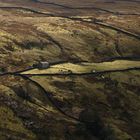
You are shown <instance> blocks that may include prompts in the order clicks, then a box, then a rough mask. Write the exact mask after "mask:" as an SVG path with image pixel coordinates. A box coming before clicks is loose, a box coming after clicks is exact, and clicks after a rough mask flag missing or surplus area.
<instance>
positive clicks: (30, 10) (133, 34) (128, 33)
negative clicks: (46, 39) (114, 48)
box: [0, 6, 140, 47]
mask: <svg viewBox="0 0 140 140" xmlns="http://www.w3.org/2000/svg"><path fill="white" fill-rule="evenodd" d="M0 9H7V10H9V9H16V10H25V11H29V12H33V13H35V14H40V15H44V16H47V17H60V18H66V19H70V20H74V21H80V22H84V23H89V24H96V25H99V26H103V27H106V28H110V29H112V30H116V31H118V32H121V33H123V34H126V35H128V36H131V37H134V38H137V39H140V35H138V34H135V33H132V32H129V31H127V30H125V29H121V28H119V27H116V26H114V25H110V24H108V23H103V22H98V21H86V20H84V19H82V18H73V17H69V16H60V15H55V14H50V13H44V12H41V11H37V10H35V9H30V8H26V7H17V6H15V7H7V6H6V7H5V6H0ZM56 43H57V42H56ZM57 44H58V43H57ZM58 45H59V44H58ZM59 46H60V45H59ZM60 47H61V46H60Z"/></svg>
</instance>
